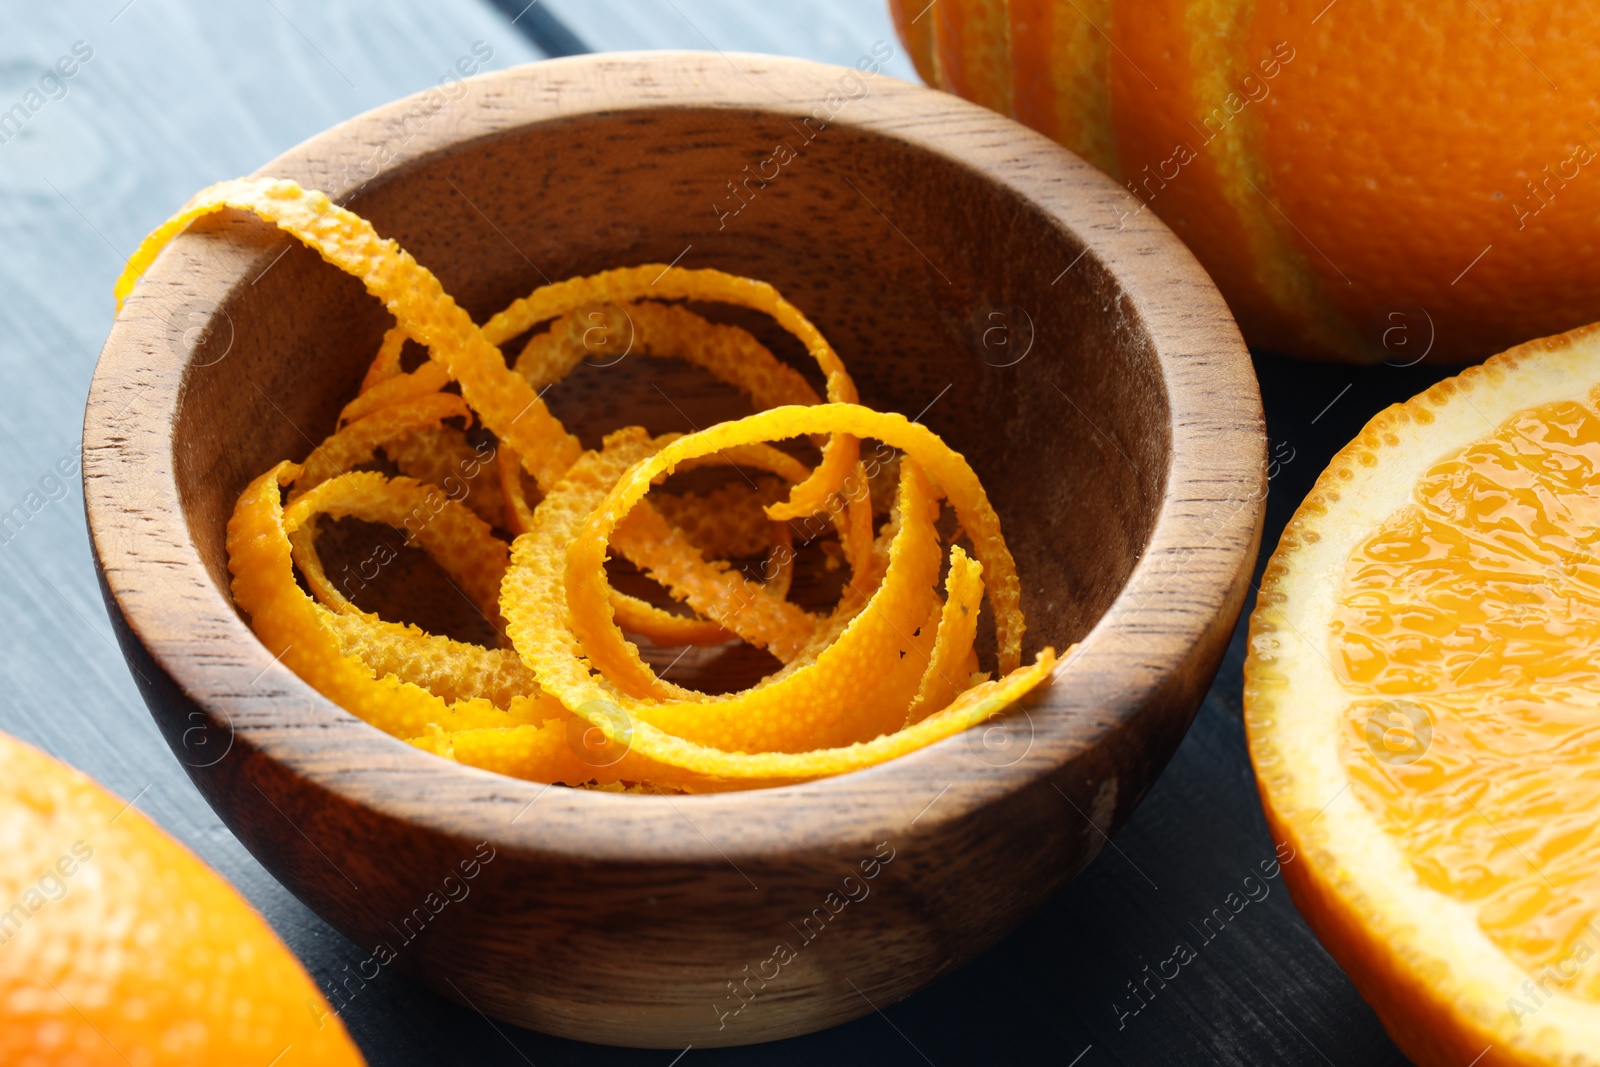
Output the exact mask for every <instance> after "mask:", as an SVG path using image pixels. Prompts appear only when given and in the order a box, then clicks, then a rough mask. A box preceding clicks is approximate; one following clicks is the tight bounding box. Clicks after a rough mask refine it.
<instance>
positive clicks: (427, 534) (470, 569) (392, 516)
mask: <svg viewBox="0 0 1600 1067" xmlns="http://www.w3.org/2000/svg"><path fill="white" fill-rule="evenodd" d="M318 515H329V516H331V517H333V518H335V519H342V518H346V517H350V518H357V519H364V520H366V521H367V522H380V523H384V524H386V525H388V526H392V527H394V528H395V529H396V530H404V531H405V533H406V539H407V540H408V541H415V542H417V543H418V544H420V545H421V546H422V547H423V549H425V550H426V551H427V553H428V555H430V556H432V557H433V559H434V561H435V562H437V563H438V564H439V565H440V566H441V567H442V568H444V571H445V573H446V574H448V575H449V576H450V580H451V582H453V583H454V584H455V585H456V586H457V587H458V588H459V589H460V590H461V592H462V593H463V594H464V595H465V596H466V597H467V599H469V600H471V601H472V602H473V603H474V604H476V605H477V606H478V610H480V611H481V612H483V614H484V616H485V618H488V619H490V620H493V619H494V618H496V617H497V616H498V614H499V610H500V609H499V603H500V580H501V578H503V577H504V575H505V569H506V554H507V546H506V543H505V542H504V541H502V540H500V539H499V538H497V537H495V535H494V531H493V530H491V529H490V528H489V526H488V524H487V523H485V522H484V521H483V520H482V519H480V518H478V517H477V516H476V515H474V514H473V513H472V511H471V510H470V509H469V508H468V507H467V506H466V505H465V504H462V503H460V502H459V501H457V500H452V499H451V498H450V497H448V496H446V495H445V493H444V491H443V490H442V489H439V488H437V487H436V486H431V485H423V484H421V483H420V482H416V481H413V480H412V479H410V478H394V479H389V478H385V477H384V476H383V475H382V474H379V473H377V472H376V471H355V472H353V473H349V474H341V475H339V476H338V477H336V478H330V479H329V480H328V481H325V482H323V483H321V484H320V485H317V486H315V487H314V488H312V489H311V490H310V491H308V492H306V493H305V494H303V495H302V496H300V497H299V498H298V499H296V500H295V501H293V502H292V503H291V504H290V505H289V506H288V507H287V508H286V509H285V510H284V517H283V527H284V530H285V531H286V532H287V533H289V534H291V535H292V534H293V533H294V532H295V531H296V530H297V529H299V528H300V527H301V526H302V525H303V524H305V523H306V522H307V521H309V520H310V519H312V518H314V517H315V516H318ZM296 562H298V563H301V564H302V566H301V573H302V574H305V575H306V580H307V583H308V584H311V585H312V587H313V589H312V591H313V592H314V593H316V594H317V596H318V599H320V600H322V601H323V602H324V603H326V604H328V605H329V606H330V607H332V608H334V609H335V610H337V611H341V612H346V613H349V612H354V611H356V610H357V609H356V608H355V606H354V605H353V604H351V603H350V602H349V600H347V599H346V598H345V597H344V596H343V594H341V593H340V592H339V591H338V590H337V589H335V588H333V586H332V584H331V583H327V582H326V577H325V576H322V578H321V580H320V581H318V580H314V579H313V578H312V575H311V573H310V569H309V568H307V567H306V566H304V563H305V561H304V560H302V559H297V560H296ZM316 569H317V570H318V571H319V572H320V571H321V568H320V566H319V567H317V568H316Z"/></svg>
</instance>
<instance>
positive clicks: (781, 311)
mask: <svg viewBox="0 0 1600 1067" xmlns="http://www.w3.org/2000/svg"><path fill="white" fill-rule="evenodd" d="M641 299H651V300H703V301H716V302H720V303H724V304H733V305H735V306H737V307H747V308H751V309H753V310H755V311H760V312H762V313H763V314H766V315H768V316H770V317H771V318H772V319H773V321H775V322H776V323H777V324H778V325H779V326H781V327H783V329H784V330H786V331H787V332H788V333H790V334H791V335H793V336H794V337H795V338H796V339H797V340H798V341H799V342H800V343H801V344H802V345H804V346H805V348H806V351H807V352H808V353H810V355H811V358H812V359H814V360H816V362H817V366H819V367H820V368H821V369H822V372H823V374H824V375H825V376H826V380H827V389H826V394H827V398H828V399H829V400H830V401H833V402H836V403H848V404H853V403H855V402H856V399H857V395H856V387H855V382H853V381H852V380H851V379H850V375H849V373H848V372H847V371H846V370H845V367H844V363H843V362H842V361H841V360H840V359H839V356H838V354H837V353H836V352H834V350H833V346H832V345H830V344H828V341H827V339H826V338H825V337H823V336H822V334H821V332H820V331H818V330H817V328H816V327H815V326H814V325H812V323H811V321H810V320H809V319H807V318H806V317H805V316H804V315H803V314H801V312H800V310H799V309H798V308H796V307H795V306H794V305H793V304H791V303H789V301H787V300H785V299H784V298H783V297H782V296H780V295H779V294H778V291H777V290H776V289H774V288H773V287H772V286H770V285H768V284H767V283H766V282H761V281H756V280H755V279H753V278H741V277H739V276H737V275H733V274H726V273H724V272H722V271H720V270H710V269H699V270H693V269H689V268H686V267H674V266H669V265H666V264H660V263H650V264H645V265H642V266H637V267H621V268H618V269H617V270H609V271H602V272H601V273H599V274H595V275H591V276H589V277H586V278H572V279H568V280H567V281H563V282H556V283H555V284H553V285H546V286H544V287H542V288H540V289H537V290H535V291H534V292H533V293H532V294H530V295H529V296H526V297H523V298H522V299H520V300H517V301H514V302H513V303H512V304H511V305H510V306H509V307H507V308H506V309H505V310H504V311H502V312H500V313H499V314H498V315H496V316H495V317H494V318H492V319H490V320H489V321H488V322H487V323H485V324H484V332H485V334H486V335H487V336H489V337H491V338H496V339H499V340H501V341H503V340H507V339H510V338H512V337H515V336H517V335H518V334H520V333H522V332H524V331H526V330H529V329H531V328H533V327H534V326H535V325H537V324H538V323H541V322H544V321H545V320H547V319H552V318H555V317H557V316H559V315H563V314H566V313H567V312H570V311H573V310H575V309H577V308H580V307H583V306H584V305H587V304H596V303H602V304H603V303H627V302H629V301H634V300H641ZM463 391H465V390H464V389H463ZM468 399H469V400H470V399H471V397H469V398H468ZM477 406H478V405H477V403H476V402H474V403H473V407H475V408H476V407H477ZM484 422H485V423H486V424H487V425H490V426H491V428H492V427H493V423H492V422H490V420H489V419H488V418H487V417H485V419H484ZM859 456H860V443H859V442H858V441H857V440H856V439H855V438H853V437H850V436H848V435H835V436H834V437H833V438H832V439H831V440H830V441H829V442H828V444H827V445H826V446H825V447H824V448H823V457H822V462H821V463H819V464H818V465H817V467H816V469H815V470H814V471H813V472H812V475H811V477H810V478H809V479H807V480H806V481H805V482H802V483H801V484H800V485H797V486H795V488H794V490H793V491H792V492H791V493H790V495H789V500H788V501H787V502H786V503H780V504H774V505H773V506H772V507H770V508H769V509H768V511H767V513H768V515H769V516H770V517H772V518H774V519H799V518H805V517H806V516H808V515H811V514H814V513H815V512H818V511H821V510H823V509H824V506H825V504H826V501H827V499H828V497H829V496H830V495H831V494H833V493H835V492H836V491H837V490H838V488H839V487H840V486H841V485H842V484H843V483H844V479H845V477H846V476H847V475H848V474H849V472H850V470H851V468H852V467H854V466H855V464H856V460H857V459H858V458H859ZM541 484H543V483H542V482H541Z"/></svg>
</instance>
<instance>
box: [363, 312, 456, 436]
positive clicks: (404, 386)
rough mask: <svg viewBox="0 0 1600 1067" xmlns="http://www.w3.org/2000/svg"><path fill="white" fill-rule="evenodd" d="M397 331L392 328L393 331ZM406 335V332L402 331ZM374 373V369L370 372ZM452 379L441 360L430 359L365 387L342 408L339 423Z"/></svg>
mask: <svg viewBox="0 0 1600 1067" xmlns="http://www.w3.org/2000/svg"><path fill="white" fill-rule="evenodd" d="M393 332H394V331H393V330H391V331H390V333H393ZM402 336H403V335H402ZM369 373H370V372H369ZM449 383H450V376H449V375H448V374H446V373H445V370H444V368H443V367H442V366H440V365H439V364H437V363H435V362H433V361H432V360H429V361H428V362H427V363H424V364H423V365H422V366H420V367H418V368H417V369H416V370H414V371H412V372H411V373H410V374H406V373H404V372H398V373H395V374H393V375H390V376H389V377H387V378H384V379H382V380H381V381H378V382H375V383H373V385H372V386H371V387H370V388H365V389H363V390H362V391H361V393H360V394H359V395H358V396H357V397H356V398H355V399H354V400H352V401H350V403H348V404H346V405H345V406H344V408H343V409H342V410H341V411H340V412H339V425H340V426H343V425H344V424H345V423H347V422H351V421H353V420H355V419H359V418H362V417H363V416H366V415H370V414H372V413H373V412H374V411H377V410H379V409H380V408H386V407H388V406H389V405H391V404H398V403H400V402H401V401H402V400H413V399H415V398H417V397H419V396H427V395H428V394H429V393H437V392H438V391H439V390H441V389H443V388H444V387H445V386H446V385H448V384H449Z"/></svg>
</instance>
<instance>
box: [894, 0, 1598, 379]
mask: <svg viewBox="0 0 1600 1067" xmlns="http://www.w3.org/2000/svg"><path fill="white" fill-rule="evenodd" d="M890 6H891V8H892V9H893V12H894V15H895V18H896V22H897V25H898V27H899V30H900V34H901V36H902V38H903V39H904V40H905V42H906V45H907V47H908V48H909V49H910V51H911V53H912V57H913V59H914V61H915V62H916V65H917V69H918V70H919V71H920V72H921V74H922V76H923V78H924V79H926V80H927V81H928V83H929V84H930V85H934V86H938V87H940V88H944V89H948V90H949V91H951V92H955V93H959V94H960V95H962V96H965V97H967V98H969V99H971V100H974V101H977V102H978V103H981V104H985V105H987V106H989V107H992V108H994V109H996V110H998V111H1001V112H1003V113H1005V114H1008V115H1012V116H1015V117H1016V118H1017V119H1019V120H1021V121H1023V122H1025V123H1027V124H1028V125H1030V126H1033V127H1034V128H1035V129H1038V130H1040V131H1041V132H1043V133H1045V134H1048V135H1049V136H1051V137H1053V138H1055V139H1056V140H1058V141H1060V142H1061V143H1062V144H1064V145H1066V146H1067V147H1068V148H1071V149H1072V150H1073V151H1075V152H1077V153H1078V154H1080V155H1082V156H1084V157H1085V158H1086V159H1088V160H1089V161H1090V162H1092V163H1094V164H1095V165H1096V166H1098V167H1099V168H1101V169H1102V170H1104V171H1105V172H1106V173H1107V174H1110V175H1112V176H1113V177H1115V178H1117V179H1119V180H1121V181H1122V182H1123V183H1124V188H1125V192H1126V195H1125V196H1124V197H1123V198H1121V201H1120V202H1119V203H1108V204H1107V205H1106V212H1107V216H1106V225H1108V226H1118V225H1121V224H1123V223H1124V222H1125V220H1126V219H1127V218H1128V217H1130V216H1131V215H1134V214H1137V213H1138V212H1140V211H1143V210H1146V209H1148V210H1151V211H1154V212H1155V213H1156V214H1157V215H1159V216H1160V217H1161V218H1162V219H1163V220H1165V221H1166V222H1167V223H1168V225H1170V226H1171V227H1172V228H1173V229H1174V230H1176V231H1177V233H1178V235H1179V236H1180V237H1182V238H1183V239H1184V241H1186V242H1187V243H1188V245H1189V247H1190V248H1191V249H1193V250H1194V252H1195V254H1196V255H1197V256H1198V257H1199V258H1200V261H1201V262H1202V263H1204V264H1205V266H1206V268H1207V269H1208V270H1209V271H1210V272H1211V275H1212V277H1213V278H1214V279H1215V280H1216V282H1217V285H1218V287H1219V288H1220V289H1221V290H1222V292H1223V295H1224V296H1226V297H1227V300H1228V303H1229V305H1230V306H1231V307H1232V309H1233V311H1234V314H1235V315H1236V316H1237V317H1238V319H1239V323H1240V325H1241V327H1242V329H1243V331H1244V334H1245V337H1246V339H1247V340H1249V341H1250V343H1251V344H1253V345H1257V346H1261V347H1264V348H1270V349H1276V350H1279V351H1284V352H1292V353H1296V354H1303V355H1308V356H1317V357H1323V358H1336V359H1348V360H1362V361H1375V360H1378V359H1387V360H1388V361H1390V362H1392V363H1411V362H1414V361H1417V360H1420V359H1422V358H1424V357H1426V358H1427V359H1429V360H1430V361H1452V360H1462V359H1470V358H1475V357H1479V356H1484V355H1487V354H1489V353H1492V352H1496V351H1499V350H1501V349H1504V348H1507V347H1510V346H1511V345H1512V344H1515V343H1517V342H1520V341H1523V340H1526V339H1527V338H1529V337H1535V336H1539V335H1542V334H1550V333H1556V332H1560V331H1563V330H1567V329H1571V328H1572V327H1575V326H1578V325H1580V324H1582V323H1586V322H1590V321H1592V320H1594V319H1596V318H1600V256H1597V255H1596V252H1597V248H1596V245H1597V241H1600V125H1597V123H1600V64H1596V63H1595V62H1594V59H1595V52H1594V47H1595V42H1596V41H1597V40H1600V6H1597V5H1594V4H1558V3H1556V2H1555V0H1525V2H1522V3H1517V4H1512V3H1509V2H1507V0H1437V2H1431V3H1413V2H1409V0H1305V2H1294V3H1286V2H1282V0H1278V2H1273V0H1263V2H1260V3H1245V2H1241V0H1232V2H1228V0H1217V2H1204V0H1137V2H1135V0H934V2H933V3H928V0H890Z"/></svg>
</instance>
